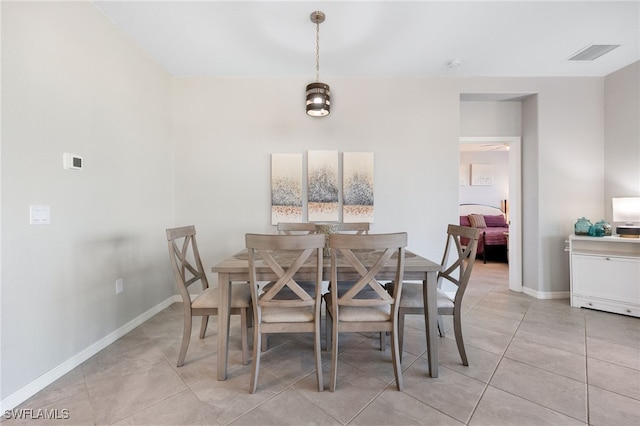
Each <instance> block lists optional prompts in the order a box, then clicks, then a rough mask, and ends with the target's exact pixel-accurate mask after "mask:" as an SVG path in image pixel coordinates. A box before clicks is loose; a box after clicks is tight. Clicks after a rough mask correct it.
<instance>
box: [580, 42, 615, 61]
mask: <svg viewBox="0 0 640 426" xmlns="http://www.w3.org/2000/svg"><path fill="white" fill-rule="evenodd" d="M616 47H620V45H619V44H592V45H591V46H587V47H585V48H584V49H582V50H580V51H579V52H577V53H575V54H574V55H573V56H571V57H570V58H569V60H570V61H593V60H594V59H596V58H599V57H600V56H602V55H604V54H605V53H607V52H611V51H612V50H613V49H615V48H616Z"/></svg>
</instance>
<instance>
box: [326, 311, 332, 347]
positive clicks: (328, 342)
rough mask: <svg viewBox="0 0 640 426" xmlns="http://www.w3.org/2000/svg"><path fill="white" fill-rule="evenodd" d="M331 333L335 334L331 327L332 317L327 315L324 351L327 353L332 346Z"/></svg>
mask: <svg viewBox="0 0 640 426" xmlns="http://www.w3.org/2000/svg"><path fill="white" fill-rule="evenodd" d="M331 333H333V329H332V327H331V315H329V313H327V315H326V316H325V322H324V335H325V343H324V350H325V351H328V350H329V346H331Z"/></svg>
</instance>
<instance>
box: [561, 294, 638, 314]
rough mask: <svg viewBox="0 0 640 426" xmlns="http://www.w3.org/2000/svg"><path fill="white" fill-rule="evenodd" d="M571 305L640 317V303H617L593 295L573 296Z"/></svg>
mask: <svg viewBox="0 0 640 426" xmlns="http://www.w3.org/2000/svg"><path fill="white" fill-rule="evenodd" d="M571 306H573V307H576V308H589V309H596V310H598V311H606V312H614V313H616V314H622V315H630V316H633V317H640V305H629V304H626V303H616V302H610V301H608V300H602V299H596V298H592V297H582V296H573V297H572V298H571Z"/></svg>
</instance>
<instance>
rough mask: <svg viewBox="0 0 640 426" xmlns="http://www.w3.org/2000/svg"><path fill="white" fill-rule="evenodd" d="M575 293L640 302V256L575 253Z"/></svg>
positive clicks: (573, 267) (572, 268)
mask: <svg viewBox="0 0 640 426" xmlns="http://www.w3.org/2000/svg"><path fill="white" fill-rule="evenodd" d="M571 263H572V265H571V273H572V284H573V289H572V291H573V294H574V295H578V296H587V297H596V298H600V299H607V300H609V301H619V302H624V303H630V304H635V305H640V260H639V259H637V258H625V257H609V256H596V255H584V254H572V256H571Z"/></svg>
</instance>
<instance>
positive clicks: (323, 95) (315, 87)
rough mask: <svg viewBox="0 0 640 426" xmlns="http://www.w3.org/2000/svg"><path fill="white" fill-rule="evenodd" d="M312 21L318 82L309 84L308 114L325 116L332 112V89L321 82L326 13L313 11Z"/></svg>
mask: <svg viewBox="0 0 640 426" xmlns="http://www.w3.org/2000/svg"><path fill="white" fill-rule="evenodd" d="M310 18H311V22H313V23H314V24H316V82H315V83H309V84H307V114H308V115H310V116H312V117H324V116H326V115H329V113H330V112H331V89H330V88H329V85H328V84H325V83H321V82H320V24H321V23H322V22H324V19H325V15H324V13H323V12H321V11H319V10H317V11H315V12H312V13H311V16H310Z"/></svg>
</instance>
